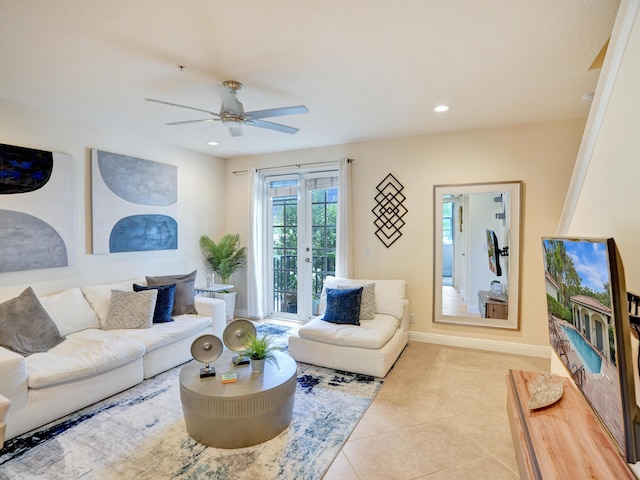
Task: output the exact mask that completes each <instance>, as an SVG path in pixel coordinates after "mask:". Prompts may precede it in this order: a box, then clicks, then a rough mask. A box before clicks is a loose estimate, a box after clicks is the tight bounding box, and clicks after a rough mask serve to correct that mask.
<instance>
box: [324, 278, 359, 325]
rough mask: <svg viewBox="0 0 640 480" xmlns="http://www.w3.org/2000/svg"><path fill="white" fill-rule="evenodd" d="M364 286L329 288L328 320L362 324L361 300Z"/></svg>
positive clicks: (326, 314) (325, 315)
mask: <svg viewBox="0 0 640 480" xmlns="http://www.w3.org/2000/svg"><path fill="white" fill-rule="evenodd" d="M361 299H362V287H358V288H349V289H343V290H341V289H338V288H327V310H326V311H325V312H324V317H323V319H324V320H325V321H326V322H331V323H341V324H349V325H360V301H361Z"/></svg>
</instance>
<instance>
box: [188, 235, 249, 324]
mask: <svg viewBox="0 0 640 480" xmlns="http://www.w3.org/2000/svg"><path fill="white" fill-rule="evenodd" d="M239 243H240V235H239V234H237V233H227V234H225V235H223V236H222V238H221V239H220V241H219V242H217V243H216V242H215V241H213V240H212V239H211V237H209V236H208V235H201V236H200V241H199V244H200V252H201V253H202V258H203V259H204V263H205V265H206V266H207V269H208V270H210V271H211V272H213V273H214V274H215V275H216V276H217V277H218V278H219V279H220V283H223V284H229V281H230V279H231V275H233V274H234V273H235V272H237V271H238V270H240V269H242V268H243V267H244V266H245V264H246V262H247V248H246V247H240V246H239ZM214 296H215V297H216V298H221V299H223V300H224V301H225V302H226V305H227V308H226V316H227V322H230V321H231V320H233V314H234V310H235V303H236V292H228V291H226V292H223V293H216V294H214Z"/></svg>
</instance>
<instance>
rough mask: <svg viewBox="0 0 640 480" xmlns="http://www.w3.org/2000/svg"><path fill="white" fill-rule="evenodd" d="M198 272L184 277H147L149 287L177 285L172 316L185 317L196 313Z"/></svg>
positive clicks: (195, 271)
mask: <svg viewBox="0 0 640 480" xmlns="http://www.w3.org/2000/svg"><path fill="white" fill-rule="evenodd" d="M197 274H198V271H197V270H194V271H193V272H191V273H187V274H184V275H163V276H158V277H146V279H147V285H149V286H150V287H151V286H157V285H171V284H175V285H176V294H175V301H174V304H173V312H172V315H174V316H175V315H185V314H188V313H196V307H195V301H194V297H195V288H194V287H195V283H196V275H197Z"/></svg>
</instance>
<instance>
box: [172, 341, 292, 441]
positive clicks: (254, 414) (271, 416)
mask: <svg viewBox="0 0 640 480" xmlns="http://www.w3.org/2000/svg"><path fill="white" fill-rule="evenodd" d="M234 355H237V353H235V352H232V351H230V350H225V351H224V352H223V353H222V355H221V356H220V358H218V359H217V360H216V361H215V362H213V363H212V364H211V366H214V367H215V368H216V376H215V377H206V378H200V367H201V366H202V364H200V363H198V362H196V361H193V362H190V363H188V364H187V365H185V366H184V367H183V368H182V371H181V372H180V399H181V401H182V410H183V412H184V421H185V424H186V426H187V433H189V435H190V436H191V437H192V438H193V439H194V440H196V441H197V442H199V443H202V444H204V445H208V446H210V447H217V448H240V447H248V446H250V445H256V444H258V443H262V442H264V441H266V440H269V439H271V438H273V437H275V436H276V435H278V434H279V433H280V432H282V431H283V430H284V429H285V428H287V426H288V425H289V423H291V414H292V413H293V399H294V394H295V391H296V383H297V375H296V372H297V365H296V362H295V360H294V359H293V358H291V357H290V356H289V355H287V354H285V353H282V352H275V355H276V358H277V360H278V365H277V366H276V365H273V363H271V362H267V363H266V364H265V369H264V373H253V372H252V371H251V365H240V366H237V367H236V366H234V365H233V360H232V357H233V356H234ZM228 372H235V373H237V374H238V381H237V382H234V383H226V384H223V383H222V374H223V373H228Z"/></svg>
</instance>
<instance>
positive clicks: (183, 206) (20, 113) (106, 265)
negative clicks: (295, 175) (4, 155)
mask: <svg viewBox="0 0 640 480" xmlns="http://www.w3.org/2000/svg"><path fill="white" fill-rule="evenodd" d="M0 143H5V144H9V145H19V146H24V147H30V148H37V149H42V150H49V151H55V152H62V153H68V154H70V155H72V157H73V185H72V188H73V195H74V198H75V200H76V202H77V203H76V208H75V211H74V212H72V213H70V214H72V215H73V216H74V221H75V228H74V229H75V243H76V245H75V258H73V265H72V266H69V267H64V268H50V269H41V270H29V271H23V272H5V273H0V299H7V298H10V297H12V296H14V295H16V294H18V293H20V292H21V291H22V290H23V289H24V288H26V287H28V286H32V287H33V288H34V290H35V292H36V294H38V295H45V294H48V293H52V292H56V291H59V290H62V289H64V288H68V287H71V286H83V285H89V284H94V283H103V282H111V281H117V280H125V279H128V278H133V277H139V276H144V275H147V274H149V275H154V274H164V273H187V272H190V271H192V270H194V269H196V268H197V269H199V270H200V272H199V276H198V279H199V280H200V281H202V282H203V283H204V282H205V277H204V267H203V264H202V261H201V258H200V252H199V249H198V237H199V236H200V234H202V233H207V234H210V235H221V234H222V227H223V214H222V213H220V210H219V208H217V206H219V205H221V204H222V203H223V201H224V187H223V183H222V182H223V172H224V160H222V159H217V158H214V157H210V156H207V155H204V154H201V153H196V152H193V151H188V150H184V149H180V148H177V147H173V146H171V145H167V144H165V143H163V142H162V141H161V140H158V138H149V137H147V138H145V137H144V136H143V135H140V134H138V133H137V132H135V131H126V130H116V129H107V128H103V127H101V126H98V125H89V124H86V123H78V122H74V121H73V120H70V119H66V118H64V117H58V116H53V115H48V114H45V113H42V112H37V111H34V110H31V109H29V108H26V107H24V106H20V105H16V104H13V103H9V102H6V101H2V100H0ZM92 148H98V149H101V150H106V151H111V152H116V153H121V154H125V155H131V156H135V157H139V158H144V159H147V160H154V161H158V162H162V163H167V164H172V165H177V166H178V249H177V250H170V251H157V252H136V253H116V254H109V255H92V254H91V187H90V180H91V176H90V170H91V169H90V149H92ZM1 207H2V198H1V197H0V208H1Z"/></svg>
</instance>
